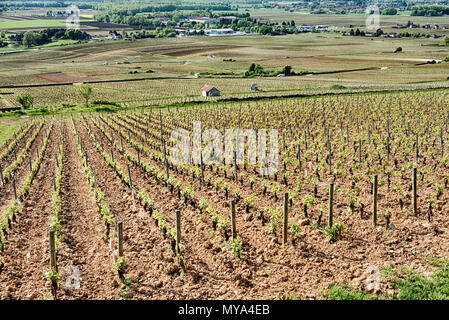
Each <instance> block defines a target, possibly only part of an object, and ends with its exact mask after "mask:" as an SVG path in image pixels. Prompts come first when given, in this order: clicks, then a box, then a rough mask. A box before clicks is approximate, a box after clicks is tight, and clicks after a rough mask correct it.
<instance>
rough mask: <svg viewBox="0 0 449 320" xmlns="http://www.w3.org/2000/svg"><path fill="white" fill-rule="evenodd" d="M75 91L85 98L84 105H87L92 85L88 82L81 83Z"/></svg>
mask: <svg viewBox="0 0 449 320" xmlns="http://www.w3.org/2000/svg"><path fill="white" fill-rule="evenodd" d="M76 92H77V93H78V94H79V95H81V96H82V97H83V98H84V100H86V107H87V106H89V98H90V96H91V94H92V86H91V85H90V84H88V83H83V84H82V85H80V86H79V87H78V89H77V90H76Z"/></svg>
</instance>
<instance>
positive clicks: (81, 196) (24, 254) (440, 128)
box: [0, 91, 449, 299]
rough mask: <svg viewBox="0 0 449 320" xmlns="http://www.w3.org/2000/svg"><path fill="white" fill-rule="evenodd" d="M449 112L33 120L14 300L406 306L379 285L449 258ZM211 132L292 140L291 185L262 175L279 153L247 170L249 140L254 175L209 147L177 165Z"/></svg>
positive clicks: (5, 258) (14, 223)
mask: <svg viewBox="0 0 449 320" xmlns="http://www.w3.org/2000/svg"><path fill="white" fill-rule="evenodd" d="M448 102H449V97H448V96H447V94H446V93H445V92H444V91H433V92H420V93H417V92H414V93H410V92H409V93H405V92H404V93H399V94H371V95H358V96H331V97H320V98H308V99H285V100H274V99H273V100H264V101H256V102H246V101H245V102H244V103H211V104H208V105H206V104H202V105H198V106H189V107H171V108H141V109H134V110H130V111H122V112H116V113H81V114H73V115H65V116H61V117H60V116H56V117H50V116H47V117H33V118H30V119H28V120H27V121H26V122H24V123H23V124H22V125H21V126H20V128H19V129H18V130H17V131H16V132H15V133H14V134H13V135H12V136H11V138H10V139H9V140H7V141H6V142H5V143H4V144H3V145H2V146H1V147H0V154H1V156H0V172H1V193H0V237H1V238H0V282H1V284H2V285H1V286H0V298H1V299H49V298H56V299H120V298H124V299H288V298H292V297H297V298H300V299H320V298H325V297H326V295H327V290H328V289H329V288H330V287H331V286H332V285H335V284H341V285H344V286H347V285H348V286H349V285H350V286H352V287H353V288H355V289H358V290H363V291H365V292H367V293H369V294H372V295H374V296H378V297H383V298H395V297H401V296H400V295H401V290H400V287H398V286H393V285H392V284H391V283H390V282H389V281H388V279H387V278H385V277H379V282H378V283H376V284H375V285H373V286H367V284H366V283H367V282H366V281H365V280H366V279H367V278H368V277H370V276H372V274H371V273H370V272H371V271H369V270H391V269H394V270H398V271H397V272H400V271H399V270H401V268H405V267H406V268H409V269H413V270H415V271H417V272H420V273H430V272H433V271H434V268H433V267H432V266H430V265H429V264H428V263H427V260H428V259H430V258H433V257H435V258H436V257H442V258H448V241H447V240H448V237H449V234H448V231H447V230H448V220H447V217H446V212H447V211H448V210H449V208H448V199H449V191H448V189H449V174H448V172H447V171H448V170H447V169H448V165H449V163H448V161H449V140H448V139H449V136H448V120H449V109H448V107H447V105H448ZM196 122H201V127H202V130H207V129H217V130H218V131H219V132H220V133H221V134H222V135H225V131H226V130H227V129H237V128H240V129H242V130H247V129H253V130H263V129H266V130H267V131H268V130H277V136H278V142H279V150H278V153H277V154H276V156H277V157H278V162H277V163H274V162H271V163H270V165H271V166H273V165H274V166H275V167H276V168H277V170H275V172H274V174H270V175H266V174H265V173H266V170H267V168H268V162H269V159H268V158H267V154H261V153H260V152H257V154H256V155H255V157H256V158H257V160H258V163H257V164H252V163H250V161H248V157H249V155H247V151H248V150H249V148H250V146H249V144H248V142H250V139H249V138H248V137H246V138H245V139H248V141H247V143H246V144H245V146H244V148H243V150H244V159H245V161H243V163H237V159H236V158H237V153H236V152H240V151H239V150H238V149H237V148H236V149H235V150H233V152H234V157H235V158H234V159H233V160H232V161H231V162H230V163H228V162H223V161H221V160H223V159H218V161H217V162H215V163H203V160H202V159H203V158H207V156H208V153H210V152H211V151H212V153H215V151H216V150H215V147H214V148H212V150H211V149H210V148H208V143H209V142H210V141H209V142H207V141H202V143H201V147H200V151H201V152H200V153H201V163H199V164H196V163H194V162H193V161H190V160H191V159H190V158H189V161H187V162H184V163H177V162H176V161H173V158H172V157H171V156H170V155H171V154H172V153H173V151H174V150H176V145H177V144H178V143H179V140H178V141H176V140H174V139H173V136H172V133H173V132H174V130H177V129H183V130H187V131H188V132H190V134H191V135H193V127H194V124H195V123H196ZM267 140H269V139H268V138H267ZM268 142H269V141H267V143H268ZM268 145H270V144H269V143H268ZM271 146H272V145H270V149H269V152H270V153H271V152H272V147H271ZM231 154H232V152H231ZM270 159H272V158H270ZM261 163H264V165H261ZM367 270H368V272H367ZM446 295H447V294H446Z"/></svg>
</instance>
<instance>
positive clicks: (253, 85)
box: [249, 83, 259, 91]
mask: <svg viewBox="0 0 449 320" xmlns="http://www.w3.org/2000/svg"><path fill="white" fill-rule="evenodd" d="M249 88H250V90H251V91H257V90H259V88H258V87H257V83H251V86H250V87H249Z"/></svg>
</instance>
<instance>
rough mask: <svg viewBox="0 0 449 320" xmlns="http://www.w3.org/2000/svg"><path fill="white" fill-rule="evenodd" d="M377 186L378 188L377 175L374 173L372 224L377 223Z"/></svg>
mask: <svg viewBox="0 0 449 320" xmlns="http://www.w3.org/2000/svg"><path fill="white" fill-rule="evenodd" d="M377 188H378V176H377V174H376V175H374V183H373V224H374V225H376V224H377Z"/></svg>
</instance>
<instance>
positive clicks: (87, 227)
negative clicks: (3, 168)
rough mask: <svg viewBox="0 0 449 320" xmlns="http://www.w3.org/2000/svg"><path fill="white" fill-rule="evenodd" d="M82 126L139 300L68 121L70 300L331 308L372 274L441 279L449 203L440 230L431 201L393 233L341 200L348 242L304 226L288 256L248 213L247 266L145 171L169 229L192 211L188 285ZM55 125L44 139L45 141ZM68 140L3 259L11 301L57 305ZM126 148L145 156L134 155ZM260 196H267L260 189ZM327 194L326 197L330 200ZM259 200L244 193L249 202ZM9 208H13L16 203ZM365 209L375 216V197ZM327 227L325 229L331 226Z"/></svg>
mask: <svg viewBox="0 0 449 320" xmlns="http://www.w3.org/2000/svg"><path fill="white" fill-rule="evenodd" d="M75 122H76V125H77V128H78V129H79V134H80V137H81V140H82V143H83V145H84V147H85V148H86V150H87V152H88V159H89V164H90V166H91V167H92V168H94V169H95V170H96V174H97V184H98V187H99V188H101V190H102V191H103V192H104V193H105V194H106V200H107V202H108V203H109V204H110V207H111V209H112V211H113V213H114V215H115V219H116V221H122V222H123V225H124V254H125V257H126V258H127V260H128V265H127V268H126V273H127V274H128V275H129V276H130V277H131V279H132V281H133V284H132V285H131V291H129V292H124V291H123V285H122V284H121V280H120V279H119V278H118V276H117V273H116V272H115V271H114V270H113V260H112V252H111V250H110V249H109V246H108V242H107V241H106V240H105V238H104V237H105V234H106V229H105V224H104V222H103V221H102V218H101V217H100V215H99V213H98V210H97V206H96V204H95V201H94V199H92V198H91V195H90V194H89V186H88V184H87V179H86V177H85V175H84V173H83V169H82V165H81V162H80V157H79V155H78V150H77V146H76V141H75V135H74V132H73V130H72V126H71V123H70V121H69V120H66V121H65V130H64V132H65V133H64V137H65V145H64V160H63V161H64V170H63V180H62V193H61V198H62V214H61V216H62V223H61V225H62V230H61V234H62V242H61V244H60V248H59V250H58V252H57V256H58V267H59V272H60V273H61V280H60V286H61V289H60V290H58V296H57V298H59V299H119V298H121V297H125V298H128V299H265V298H270V299H273V298H282V297H284V296H285V295H286V294H288V295H295V296H297V297H298V298H302V299H308V298H322V297H323V290H324V289H325V288H326V287H328V286H329V285H330V284H333V283H337V282H340V283H345V284H349V283H350V284H352V285H354V286H355V287H363V286H364V283H365V282H364V280H365V279H366V278H367V277H368V276H369V274H368V273H367V270H369V268H372V267H377V268H379V269H383V268H385V267H393V268H399V267H400V266H407V267H409V268H411V269H414V270H417V271H419V272H423V273H428V272H431V271H432V270H433V269H434V268H433V267H431V266H429V264H428V263H427V262H426V261H425V258H426V257H427V256H428V255H432V256H436V257H441V256H443V257H447V256H448V252H449V251H448V250H449V245H448V243H449V242H448V239H449V234H448V231H447V230H448V224H449V223H448V221H447V219H446V216H445V214H444V213H445V212H446V211H447V210H449V207H448V204H447V203H448V202H447V200H448V195H447V192H445V193H444V194H443V196H442V197H441V199H440V200H439V201H438V202H437V206H438V210H436V212H435V213H434V216H433V217H432V221H431V222H426V217H425V215H424V214H423V200H422V199H424V198H425V197H426V196H427V195H425V194H422V195H421V200H420V203H421V211H422V213H421V215H419V216H417V217H413V216H410V215H409V214H408V213H407V210H406V209H404V211H403V213H400V214H398V215H396V216H395V217H394V220H393V221H392V222H393V224H394V231H392V230H390V229H386V228H385V226H383V225H382V224H381V223H382V222H380V223H379V225H378V226H376V227H373V225H372V221H371V220H370V218H369V214H366V215H365V216H364V217H360V215H359V214H358V213H357V214H352V215H351V214H350V213H349V212H348V210H347V207H346V205H344V203H343V202H341V201H339V200H340V199H339V198H338V196H339V195H338V194H336V200H337V201H336V204H335V216H334V219H335V220H336V221H337V220H338V221H343V222H344V226H345V230H344V233H343V238H342V239H341V240H339V241H337V242H331V241H329V237H327V236H325V235H324V234H323V230H318V229H313V228H312V227H310V226H301V228H300V232H299V238H298V240H297V241H296V242H295V243H292V242H291V241H290V240H289V242H288V243H287V244H285V245H283V244H281V243H280V232H279V230H278V232H277V234H276V235H270V234H269V233H268V228H269V223H268V222H263V221H262V220H261V219H260V218H258V217H257V214H256V211H255V210H254V209H251V210H250V212H249V213H245V209H244V205H243V203H242V201H240V202H239V203H238V204H237V216H236V218H237V232H238V236H239V238H240V239H241V240H242V242H243V254H242V257H241V258H237V257H235V256H234V254H233V253H232V252H231V250H230V249H229V248H228V247H227V246H225V245H224V244H223V242H224V240H225V238H224V236H223V233H222V232H220V231H219V230H218V229H217V230H214V229H213V227H212V223H211V219H210V217H209V216H208V215H207V214H206V213H203V214H202V215H200V214H199V212H198V209H196V208H194V207H192V206H191V205H190V204H188V205H183V204H182V203H181V201H180V200H179V199H178V198H177V196H176V195H175V194H174V195H172V194H171V193H170V192H169V191H168V189H167V188H166V187H165V186H163V185H161V184H159V183H158V182H157V181H156V180H155V179H154V178H151V177H149V176H147V175H146V174H145V173H144V171H143V170H142V169H141V168H139V167H137V166H131V176H132V181H133V184H134V185H135V186H137V187H138V188H139V189H145V190H146V191H147V193H148V194H149V195H150V197H151V198H152V199H153V200H154V201H155V207H156V208H157V209H159V210H161V211H162V212H163V213H164V214H165V215H166V216H167V220H168V222H169V224H170V227H173V226H174V223H173V222H174V212H175V210H176V209H179V210H181V221H182V241H183V243H184V245H185V252H184V259H185V266H186V270H185V273H182V272H181V270H180V268H179V266H178V264H177V261H176V258H175V256H174V254H173V252H172V251H171V248H170V241H169V240H168V239H166V238H164V236H163V234H162V232H161V231H160V229H159V228H158V227H156V225H155V222H154V219H153V218H152V217H151V216H150V215H149V213H148V212H146V211H145V210H144V208H143V207H142V206H141V205H140V204H139V202H138V201H137V200H136V198H135V195H134V194H132V192H131V191H130V190H129V188H128V187H126V186H125V184H124V183H123V182H122V181H121V180H120V179H119V178H118V176H117V174H116V173H115V171H114V170H113V169H112V168H111V167H110V166H109V165H108V164H107V163H106V161H105V160H104V159H103V157H102V156H101V154H100V153H99V152H98V151H97V148H96V147H95V145H94V141H93V140H92V138H91V137H90V136H89V134H88V132H87V130H86V129H85V128H84V125H83V124H82V122H80V121H79V120H76V121H75ZM88 124H89V127H90V128H91V130H92V131H93V132H94V133H95V135H96V137H97V139H99V141H101V143H102V144H103V145H104V146H105V150H106V151H107V152H108V153H110V150H111V149H112V148H114V147H113V146H112V145H111V144H110V143H109V141H108V140H107V139H106V137H105V136H104V135H103V134H102V133H101V132H100V130H98V129H97V128H96V127H95V125H94V124H93V123H92V121H91V120H88ZM47 125H48V124H47ZM47 125H46V126H44V128H43V129H42V132H43V133H44V132H45V128H47ZM103 126H105V125H104V124H103ZM59 130H60V122H59V121H57V122H56V124H55V127H54V128H53V132H52V135H51V140H50V144H49V146H48V149H47V152H46V155H45V159H44V162H43V163H42V166H41V169H40V171H39V173H38V175H37V177H36V180H35V182H34V183H33V185H32V188H31V190H30V195H29V196H28V199H26V201H25V202H24V209H23V210H22V212H21V213H20V214H19V216H18V220H17V222H16V223H14V224H13V229H12V230H10V232H9V239H8V240H9V244H8V246H7V247H6V249H5V250H4V251H3V252H2V253H1V254H2V257H3V259H4V260H5V266H4V268H3V271H2V272H1V274H0V283H1V285H0V298H2V299H45V298H48V297H49V295H50V290H49V286H48V284H47V283H46V275H45V272H46V271H48V270H49V257H48V230H49V219H50V216H51V215H52V214H53V213H52V211H51V199H52V193H53V185H52V179H51V174H52V173H53V172H54V170H55V158H54V156H55V155H56V154H57V152H58V143H59ZM108 132H110V133H111V134H112V135H113V138H114V139H116V141H117V139H120V138H119V135H118V134H117V133H116V132H111V130H109V129H108ZM43 133H42V135H43ZM38 141H40V139H39V138H38ZM125 148H126V149H127V150H128V151H130V152H133V153H135V150H134V149H133V148H132V147H130V146H128V145H126V144H125ZM114 158H115V160H116V161H117V162H118V163H119V164H120V165H121V166H122V168H123V169H124V170H125V171H126V170H127V164H128V161H127V159H126V157H125V156H123V155H121V154H120V153H119V152H118V150H117V149H115V152H114ZM141 159H142V160H143V161H146V162H148V163H149V164H151V165H153V166H155V167H156V168H158V169H159V170H163V166H162V164H161V163H159V162H157V161H154V160H152V159H151V158H149V157H145V156H142V155H141ZM21 170H22V169H21ZM170 174H171V175H174V176H176V178H177V179H178V180H179V181H181V182H182V183H183V185H184V186H190V187H192V188H193V189H194V190H195V193H196V196H197V198H199V199H201V198H204V199H206V200H208V201H209V203H210V204H211V206H212V207H213V208H214V209H215V210H217V211H219V212H221V213H223V214H225V215H228V212H229V207H228V201H226V200H225V197H224V195H223V193H220V194H218V195H217V194H216V192H215V191H214V190H211V189H210V188H207V187H201V186H200V185H199V184H198V181H197V180H195V181H192V179H191V177H188V176H183V175H181V174H176V173H175V172H173V171H172V170H171V171H170ZM254 192H255V193H257V194H258V195H259V194H260V193H261V190H260V187H258V188H255V190H254ZM323 192H324V191H323V190H320V194H321V195H323ZM248 194H249V192H248V191H247V190H245V192H244V194H243V195H244V196H246V195H248ZM7 197H9V198H11V194H10V193H9V196H7ZM324 198H325V197H324V196H323V199H324ZM379 200H380V203H381V204H384V203H386V202H392V201H393V200H394V199H393V198H390V195H389V194H388V192H386V191H385V190H384V189H382V191H381V194H380V199H379ZM274 201H275V200H274V199H271V198H270V197H269V196H262V195H260V197H259V202H258V203H257V204H256V205H255V207H256V208H258V209H261V208H263V207H264V206H271V207H273V203H274V205H275V206H277V207H278V208H279V209H280V210H282V201H281V200H280V199H279V200H278V201H277V202H274ZM361 201H362V202H363V203H366V204H369V203H370V197H369V195H368V194H367V195H366V197H364V198H362V199H361ZM408 205H409V204H408V202H406V206H408ZM311 215H312V216H313V220H315V219H316V216H317V213H316V212H312V213H311ZM302 218H303V216H302V214H301V207H300V206H299V204H298V201H297V200H295V202H294V210H292V211H291V215H290V222H293V221H298V220H299V219H302ZM325 221H326V217H323V222H325ZM380 221H381V219H380ZM279 229H280V227H279ZM71 267H72V268H71ZM73 267H75V268H78V270H79V275H80V287H79V288H76V287H75V288H73V287H70V284H71V283H70V282H67V280H70V279H71V278H73V275H74V269H73ZM68 268H71V269H68ZM380 290H381V291H382V292H383V293H392V292H394V289H393V288H391V287H390V286H389V285H388V284H387V282H386V281H385V280H384V279H382V280H381V288H380Z"/></svg>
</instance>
